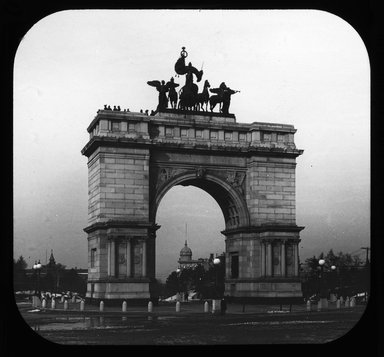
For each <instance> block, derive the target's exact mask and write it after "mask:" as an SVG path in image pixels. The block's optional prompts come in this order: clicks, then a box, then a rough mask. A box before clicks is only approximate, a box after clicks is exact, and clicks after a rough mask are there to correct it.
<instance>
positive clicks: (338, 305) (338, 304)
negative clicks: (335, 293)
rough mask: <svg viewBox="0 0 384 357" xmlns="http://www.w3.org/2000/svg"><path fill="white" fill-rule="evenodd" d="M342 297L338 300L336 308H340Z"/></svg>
mask: <svg viewBox="0 0 384 357" xmlns="http://www.w3.org/2000/svg"><path fill="white" fill-rule="evenodd" d="M340 305H341V304H340V299H337V300H336V309H340Z"/></svg>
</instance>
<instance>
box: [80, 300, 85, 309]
mask: <svg viewBox="0 0 384 357" xmlns="http://www.w3.org/2000/svg"><path fill="white" fill-rule="evenodd" d="M80 311H84V300H81V301H80Z"/></svg>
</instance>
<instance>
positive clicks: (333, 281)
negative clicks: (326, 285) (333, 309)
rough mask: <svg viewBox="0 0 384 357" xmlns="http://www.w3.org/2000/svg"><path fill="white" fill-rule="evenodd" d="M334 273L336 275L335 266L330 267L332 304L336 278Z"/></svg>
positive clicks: (334, 297) (334, 296)
mask: <svg viewBox="0 0 384 357" xmlns="http://www.w3.org/2000/svg"><path fill="white" fill-rule="evenodd" d="M335 273H336V265H331V274H332V285H331V287H332V299H331V301H332V302H334V301H335V299H337V297H336V278H335Z"/></svg>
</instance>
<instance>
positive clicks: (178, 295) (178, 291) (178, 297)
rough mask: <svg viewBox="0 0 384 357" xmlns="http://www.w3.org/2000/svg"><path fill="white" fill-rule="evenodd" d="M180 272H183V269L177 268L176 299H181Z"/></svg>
mask: <svg viewBox="0 0 384 357" xmlns="http://www.w3.org/2000/svg"><path fill="white" fill-rule="evenodd" d="M180 272H181V269H180V268H177V269H176V278H177V295H176V300H179V299H180Z"/></svg>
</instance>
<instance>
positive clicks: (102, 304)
mask: <svg viewBox="0 0 384 357" xmlns="http://www.w3.org/2000/svg"><path fill="white" fill-rule="evenodd" d="M100 311H104V301H100Z"/></svg>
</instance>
